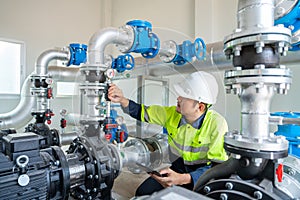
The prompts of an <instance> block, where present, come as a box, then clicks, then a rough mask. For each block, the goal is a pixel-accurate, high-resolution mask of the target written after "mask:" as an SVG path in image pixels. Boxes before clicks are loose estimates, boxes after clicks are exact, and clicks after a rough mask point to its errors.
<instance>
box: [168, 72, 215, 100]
mask: <svg viewBox="0 0 300 200" xmlns="http://www.w3.org/2000/svg"><path fill="white" fill-rule="evenodd" d="M174 89H175V91H176V93H177V95H178V96H182V97H185V98H189V99H193V100H196V101H199V102H203V103H207V104H215V103H216V101H217V96H218V83H217V81H216V79H215V77H214V76H213V75H211V74H209V73H207V72H203V71H198V72H194V73H192V74H190V75H189V76H187V77H186V78H185V79H184V81H182V82H178V83H176V84H175V85H174Z"/></svg>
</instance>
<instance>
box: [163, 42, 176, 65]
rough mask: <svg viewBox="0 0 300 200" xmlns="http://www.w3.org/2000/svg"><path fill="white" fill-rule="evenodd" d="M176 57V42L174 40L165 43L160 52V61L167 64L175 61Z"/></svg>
mask: <svg viewBox="0 0 300 200" xmlns="http://www.w3.org/2000/svg"><path fill="white" fill-rule="evenodd" d="M176 55H177V44H176V42H175V41H173V40H168V41H164V42H163V43H162V45H161V48H160V51H159V57H160V59H161V60H162V61H163V62H165V63H169V62H172V60H174V58H175V57H176Z"/></svg>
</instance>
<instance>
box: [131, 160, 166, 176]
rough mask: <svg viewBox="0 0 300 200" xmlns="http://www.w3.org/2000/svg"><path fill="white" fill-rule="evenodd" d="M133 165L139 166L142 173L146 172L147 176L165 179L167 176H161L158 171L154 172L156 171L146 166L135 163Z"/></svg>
mask: <svg viewBox="0 0 300 200" xmlns="http://www.w3.org/2000/svg"><path fill="white" fill-rule="evenodd" d="M135 164H136V165H137V166H139V167H140V168H141V169H143V170H144V171H146V172H147V173H148V174H155V175H156V176H160V177H166V176H167V174H161V173H159V172H158V171H156V170H154V169H152V168H150V167H147V166H145V165H143V164H141V163H138V162H136V163H135Z"/></svg>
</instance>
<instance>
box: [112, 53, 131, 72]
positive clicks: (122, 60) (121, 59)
mask: <svg viewBox="0 0 300 200" xmlns="http://www.w3.org/2000/svg"><path fill="white" fill-rule="evenodd" d="M133 67H134V58H133V57H132V56H131V55H130V54H125V55H121V56H118V57H117V58H116V59H113V61H112V64H111V68H113V69H115V70H117V72H124V71H125V70H131V69H133Z"/></svg>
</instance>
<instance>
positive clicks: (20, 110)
mask: <svg viewBox="0 0 300 200" xmlns="http://www.w3.org/2000/svg"><path fill="white" fill-rule="evenodd" d="M30 86H31V81H30V75H29V76H28V77H27V78H26V80H25V81H24V83H23V86H22V90H21V95H20V102H19V104H18V105H17V107H16V108H15V109H13V110H12V111H10V112H8V113H2V114H0V129H8V128H15V129H19V128H21V127H23V126H25V125H26V124H27V123H28V122H30V120H31V119H32V118H33V117H32V115H31V109H32V108H33V107H34V106H35V104H36V101H35V97H34V96H31V95H30Z"/></svg>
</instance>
